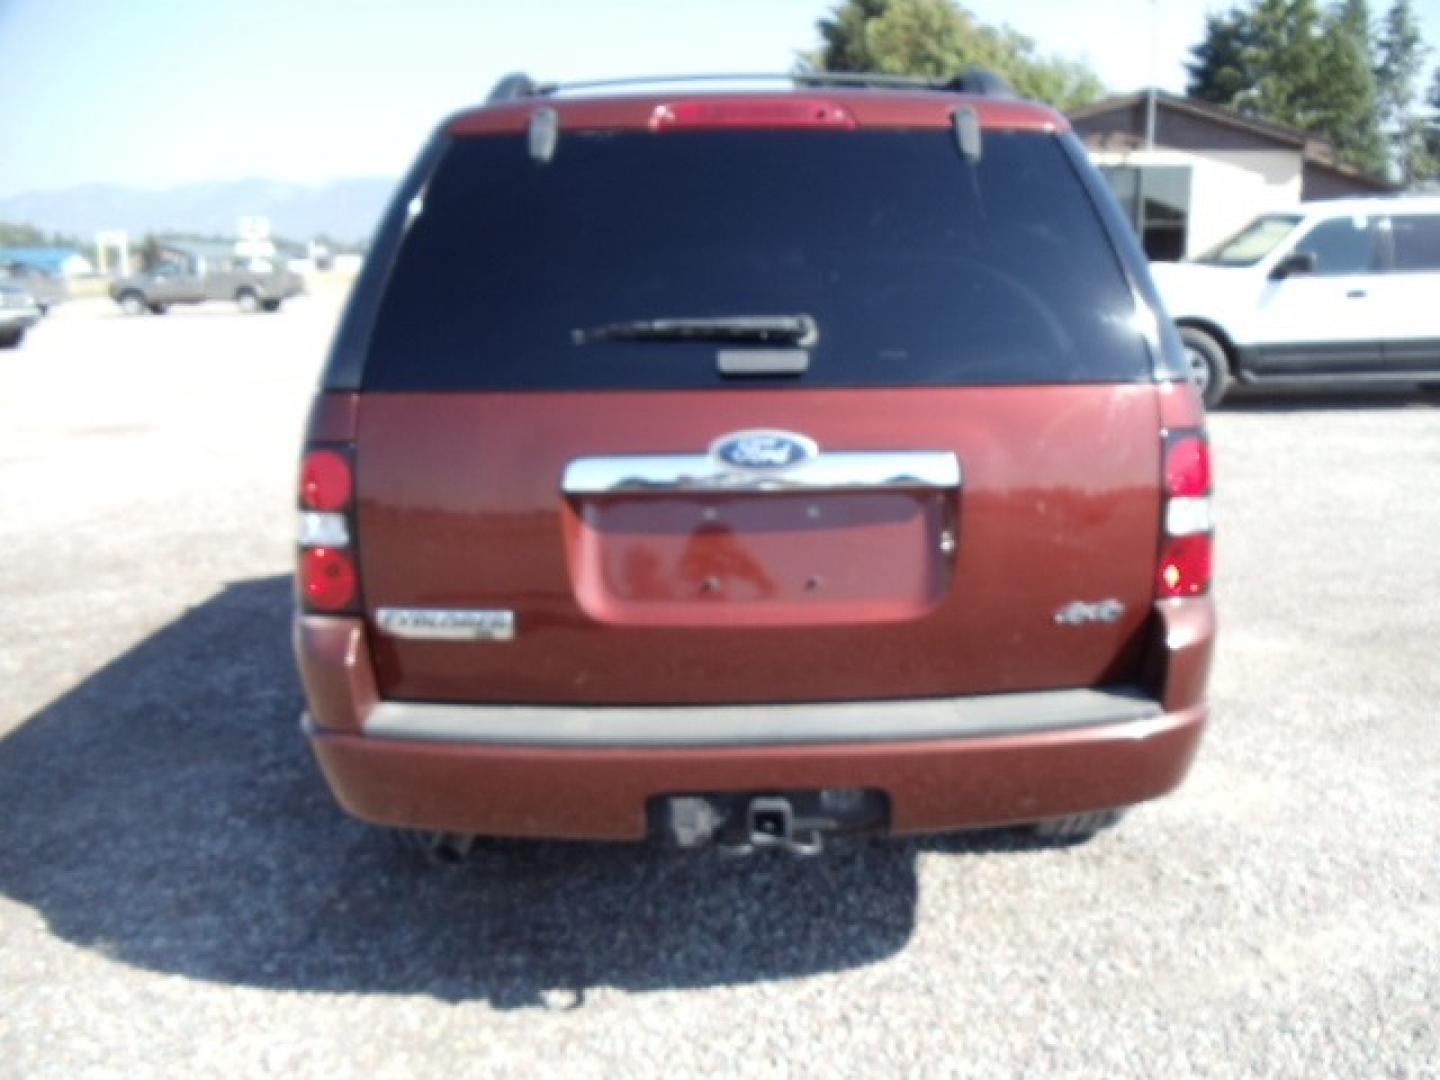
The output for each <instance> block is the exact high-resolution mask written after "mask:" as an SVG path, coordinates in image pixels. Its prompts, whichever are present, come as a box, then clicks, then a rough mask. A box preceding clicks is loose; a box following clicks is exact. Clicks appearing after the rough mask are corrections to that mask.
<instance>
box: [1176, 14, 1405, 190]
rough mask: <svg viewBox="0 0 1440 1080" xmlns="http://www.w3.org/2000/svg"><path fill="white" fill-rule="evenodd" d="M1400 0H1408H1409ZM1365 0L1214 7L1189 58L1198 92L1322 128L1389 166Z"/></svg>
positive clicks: (1316, 130)
mask: <svg viewBox="0 0 1440 1080" xmlns="http://www.w3.org/2000/svg"><path fill="white" fill-rule="evenodd" d="M1402 2H1403V0H1402ZM1370 23H1371V20H1370V10H1369V7H1368V4H1367V2H1366V0H1341V3H1340V4H1339V5H1338V6H1337V7H1334V8H1330V9H1328V10H1323V9H1321V7H1320V6H1319V4H1318V3H1317V0H1252V2H1251V3H1250V5H1249V6H1248V7H1235V8H1232V9H1231V10H1230V11H1228V12H1225V13H1224V14H1219V15H1211V16H1209V17H1208V18H1207V19H1206V22H1205V36H1204V38H1202V39H1201V41H1200V42H1199V44H1197V45H1196V46H1195V47H1194V48H1193V49H1192V50H1191V60H1190V63H1189V64H1188V65H1187V67H1188V70H1189V74H1190V80H1189V85H1188V92H1189V94H1190V96H1191V97H1194V98H1198V99H1200V100H1202V101H1209V102H1213V103H1215V104H1217V105H1223V106H1225V107H1226V108H1230V109H1234V110H1235V111H1236V112H1238V113H1240V114H1241V115H1243V116H1251V117H1255V118H1256V119H1261V120H1269V121H1271V122H1273V123H1276V124H1283V125H1285V126H1287V127H1293V128H1297V129H1298V130H1300V131H1305V132H1310V133H1313V134H1315V135H1318V136H1320V137H1321V138H1324V139H1325V140H1327V141H1328V142H1330V143H1331V144H1332V145H1333V146H1334V147H1335V149H1336V152H1337V153H1338V154H1339V155H1340V156H1341V158H1342V159H1343V160H1345V161H1348V162H1350V163H1351V164H1354V165H1356V166H1358V167H1360V168H1362V169H1365V170H1367V171H1369V172H1372V173H1377V174H1378V173H1381V172H1383V171H1384V165H1385V153H1384V143H1383V140H1382V137H1381V130H1380V108H1379V97H1378V95H1379V90H1378V87H1377V84H1376V75H1375V71H1374V68H1375V45H1374V35H1373V31H1372V28H1371V24H1370Z"/></svg>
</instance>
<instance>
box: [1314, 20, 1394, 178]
mask: <svg viewBox="0 0 1440 1080" xmlns="http://www.w3.org/2000/svg"><path fill="white" fill-rule="evenodd" d="M1376 66H1377V61H1376V53H1375V34H1374V30H1373V28H1372V25H1371V18H1370V5H1369V3H1368V2H1367V0H1344V2H1343V3H1342V4H1341V5H1340V7H1339V8H1338V9H1337V11H1336V12H1335V14H1334V17H1333V23H1332V25H1331V27H1330V28H1329V30H1328V32H1327V33H1326V34H1325V37H1324V47H1323V56H1322V67H1323V70H1324V72H1325V76H1326V77H1325V78H1324V79H1323V80H1322V81H1321V83H1320V85H1319V87H1318V93H1317V95H1316V97H1317V107H1318V111H1319V130H1322V131H1325V132H1327V133H1328V134H1329V136H1330V140H1331V142H1332V143H1333V144H1334V146H1335V149H1336V150H1337V151H1338V152H1339V154H1340V156H1341V158H1343V159H1344V160H1346V161H1349V162H1350V163H1351V164H1354V165H1357V166H1359V167H1360V168H1362V169H1364V170H1365V171H1366V172H1369V173H1373V174H1374V175H1376V176H1379V175H1383V174H1384V172H1385V166H1386V156H1387V155H1386V149H1385V135H1384V127H1383V124H1382V112H1381V103H1380V87H1379V79H1378V77H1377V75H1376Z"/></svg>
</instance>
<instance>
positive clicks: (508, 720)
mask: <svg viewBox="0 0 1440 1080" xmlns="http://www.w3.org/2000/svg"><path fill="white" fill-rule="evenodd" d="M1162 714H1163V710H1162V709H1161V706H1160V704H1159V703H1158V702H1156V701H1154V700H1153V699H1152V698H1150V697H1148V696H1146V694H1145V693H1144V692H1143V691H1141V690H1139V689H1136V688H1131V687H1123V688H1116V689H1109V690H1044V691H1036V692H1027V693H1017V694H985V695H979V696H974V697H958V698H927V699H920V700H914V699H910V700H901V701H860V702H838V703H829V702H827V703H819V704H787V705H714V706H584V705H580V706H549V705H546V706H541V705H448V704H420V703H408V702H399V701H386V702H381V703H380V704H378V705H376V706H375V708H374V709H372V710H371V711H370V714H369V716H368V718H367V719H366V721H365V734H366V735H368V736H371V737H375V738H385V739H419V740H429V741H443V742H456V743H490V744H508V745H516V746H590V747H625V746H650V747H656V746H660V747H667V746H668V747H676V748H681V747H692V746H744V745H776V744H787V743H789V744H793V743H802V744H803V743H835V742H885V741H904V740H921V739H955V738H975V737H979V736H987V735H990V736H993V735H1017V734H1028V733H1033V732H1041V731H1051V730H1060V729H1065V728H1075V727H1090V726H1100V725H1106V724H1120V723H1132V722H1136V721H1145V720H1155V719H1157V718H1159V717H1160V716H1162ZM1141 727H1144V725H1141ZM1137 734H1143V732H1138V733H1137Z"/></svg>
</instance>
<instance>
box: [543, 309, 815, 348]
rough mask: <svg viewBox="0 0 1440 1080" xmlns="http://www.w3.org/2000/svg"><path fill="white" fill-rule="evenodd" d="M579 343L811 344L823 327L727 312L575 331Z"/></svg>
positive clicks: (807, 319) (798, 319) (797, 319)
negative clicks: (696, 342) (710, 342)
mask: <svg viewBox="0 0 1440 1080" xmlns="http://www.w3.org/2000/svg"><path fill="white" fill-rule="evenodd" d="M570 336H571V338H572V339H573V340H574V342H575V344H576V345H588V344H590V343H591V342H592V341H718V342H744V343H751V342H753V343H756V344H760V345H770V344H783V345H800V346H807V347H808V346H810V345H814V344H815V342H817V341H819V340H820V327H819V326H817V325H816V324H815V320H814V319H813V318H812V317H811V316H809V315H724V316H720V317H718V318H697V319H635V320H632V321H630V322H613V323H605V324H604V325H602V326H592V327H591V328H590V329H588V330H573V331H571V334H570Z"/></svg>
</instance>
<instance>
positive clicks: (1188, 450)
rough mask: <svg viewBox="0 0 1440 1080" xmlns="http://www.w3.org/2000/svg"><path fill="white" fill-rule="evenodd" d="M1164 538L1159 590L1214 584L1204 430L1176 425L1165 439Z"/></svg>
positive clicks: (1178, 591)
mask: <svg viewBox="0 0 1440 1080" xmlns="http://www.w3.org/2000/svg"><path fill="white" fill-rule="evenodd" d="M1164 481H1165V499H1164V509H1163V512H1162V513H1163V518H1162V531H1163V534H1164V538H1163V540H1162V541H1161V546H1160V566H1159V570H1158V571H1157V573H1156V577H1155V593H1156V595H1157V596H1159V597H1162V598H1170V597H1176V596H1200V595H1201V594H1203V593H1205V592H1207V591H1208V590H1209V588H1210V578H1211V573H1212V559H1213V554H1214V542H1215V518H1214V513H1213V510H1212V505H1211V501H1210V490H1211V473H1210V443H1209V440H1207V439H1206V438H1205V433H1204V432H1203V431H1177V432H1173V433H1171V434H1170V435H1169V436H1168V437H1167V438H1166V440H1165V462H1164Z"/></svg>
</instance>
